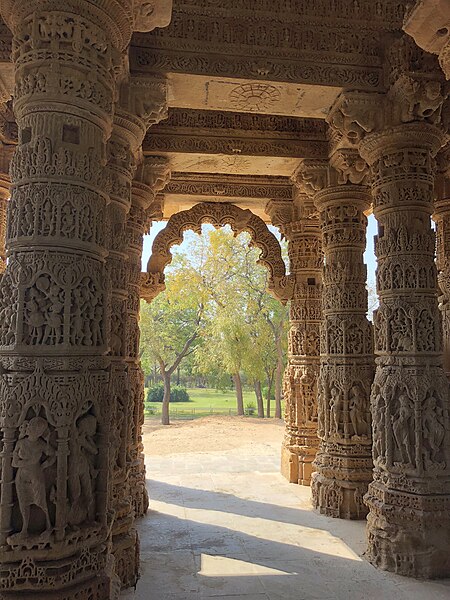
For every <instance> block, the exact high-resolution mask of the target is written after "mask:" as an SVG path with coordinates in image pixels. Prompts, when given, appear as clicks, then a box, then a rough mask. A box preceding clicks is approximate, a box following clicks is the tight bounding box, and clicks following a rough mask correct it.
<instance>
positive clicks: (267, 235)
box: [141, 202, 294, 304]
mask: <svg viewBox="0 0 450 600" xmlns="http://www.w3.org/2000/svg"><path fill="white" fill-rule="evenodd" d="M204 223H209V224H211V225H213V226H214V227H216V228H218V227H223V226H224V225H230V227H231V229H232V230H233V232H234V233H235V234H239V233H242V232H244V231H246V232H247V233H249V234H250V236H251V243H252V244H253V245H254V246H256V247H257V248H259V249H260V250H261V255H260V257H259V260H258V262H259V263H261V264H262V265H264V266H265V267H266V268H267V270H268V271H269V282H268V286H267V291H268V292H269V293H270V294H272V295H273V296H274V297H275V298H277V299H278V300H280V301H281V302H282V303H283V304H285V303H286V302H287V301H288V300H290V299H291V298H292V294H293V291H294V282H293V279H292V277H291V276H290V275H286V266H285V264H284V261H283V258H282V256H281V248H280V244H279V243H278V240H277V238H276V237H275V236H274V235H273V233H271V232H270V231H269V230H268V228H267V226H266V224H265V223H264V221H263V220H262V219H261V218H260V217H258V216H257V215H255V214H253V213H252V212H251V211H250V210H248V209H247V210H244V209H242V208H239V207H238V206H235V205H234V204H229V203H226V202H222V203H215V202H202V203H200V204H196V205H195V206H193V207H192V208H190V209H189V210H184V211H181V212H179V213H176V214H174V215H172V216H171V217H170V219H169V220H168V222H167V225H166V227H165V228H164V229H163V230H162V231H160V232H159V233H158V235H157V236H156V238H155V240H154V242H153V246H152V255H151V256H150V259H149V261H148V264H147V272H146V273H142V280H141V297H142V298H144V299H145V300H147V302H151V301H152V300H153V299H154V298H156V296H157V295H158V294H159V293H160V292H162V291H163V290H164V289H165V284H164V269H165V268H166V266H167V265H168V264H170V262H171V261H172V253H171V252H170V249H171V247H172V246H174V245H175V244H181V242H182V241H183V233H184V232H185V231H187V230H192V231H194V232H195V233H198V234H201V232H202V225H203V224H204Z"/></svg>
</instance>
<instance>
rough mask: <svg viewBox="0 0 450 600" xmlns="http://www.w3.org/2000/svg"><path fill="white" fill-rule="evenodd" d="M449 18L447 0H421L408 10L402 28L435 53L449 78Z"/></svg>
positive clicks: (424, 47)
mask: <svg viewBox="0 0 450 600" xmlns="http://www.w3.org/2000/svg"><path fill="white" fill-rule="evenodd" d="M449 24H450V19H449V13H448V2H447V0H421V2H416V3H415V4H414V5H413V7H412V9H411V10H410V11H409V12H408V14H407V15H406V17H405V20H404V23H403V30H404V31H405V32H406V33H407V34H408V35H410V36H411V37H412V38H413V39H414V41H415V42H416V44H417V45H418V46H420V47H421V48H423V49H424V50H426V51H427V52H432V53H433V54H437V55H438V57H439V64H440V65H441V68H442V70H443V71H444V73H445V75H446V77H447V79H450V28H449Z"/></svg>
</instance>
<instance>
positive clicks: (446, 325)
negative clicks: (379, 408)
mask: <svg viewBox="0 0 450 600" xmlns="http://www.w3.org/2000/svg"><path fill="white" fill-rule="evenodd" d="M444 160H445V163H447V157H445V159H444ZM445 166H446V167H448V164H446V165H445ZM439 175H440V176H439V178H438V179H439V181H436V186H435V190H436V192H437V199H436V201H435V204H434V214H433V218H434V221H435V223H436V267H437V270H438V282H439V292H440V296H439V308H440V310H441V315H442V334H443V339H442V350H443V364H444V370H445V372H446V374H447V377H449V378H450V180H449V179H448V176H447V174H446V173H445V172H441V173H440V174H439Z"/></svg>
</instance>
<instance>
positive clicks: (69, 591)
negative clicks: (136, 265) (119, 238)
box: [0, 0, 145, 600]
mask: <svg viewBox="0 0 450 600" xmlns="http://www.w3.org/2000/svg"><path fill="white" fill-rule="evenodd" d="M132 4H133V3H132V2H131V1H127V0H121V2H112V1H111V2H108V1H105V2H101V3H100V2H94V1H90V0H77V1H76V2H73V1H72V0H67V2H65V3H64V5H62V4H61V2H59V1H56V0H14V1H12V0H3V2H2V4H1V8H2V16H3V18H4V19H5V21H6V22H7V24H8V26H9V27H10V29H11V30H12V32H13V35H14V42H13V61H14V63H15V69H16V73H15V77H16V89H15V94H14V98H15V104H14V107H15V114H16V119H17V124H18V129H19V139H18V146H17V150H16V152H15V154H14V158H13V160H12V165H11V180H12V185H11V200H10V203H9V209H8V226H7V250H8V256H9V259H8V265H7V268H6V271H5V273H4V274H3V276H2V278H1V281H0V312H1V320H0V365H1V367H0V373H1V375H0V387H1V390H0V426H1V438H0V439H1V442H0V444H1V446H0V448H1V453H0V455H1V491H0V563H1V567H0V588H1V590H2V591H1V596H2V599H5V600H9V599H12V598H18V597H22V596H23V597H27V598H28V597H31V596H32V597H33V598H35V599H36V600H39V599H41V600H44V599H45V600H52V599H55V600H56V599H58V600H61V599H63V598H64V599H66V598H67V599H69V598H75V597H76V598H90V599H92V600H107V599H108V600H110V599H115V598H118V594H119V589H120V581H119V578H118V577H117V575H116V574H115V564H114V557H113V555H112V554H111V529H112V526H113V521H114V518H115V516H116V515H115V514H114V513H113V512H112V511H111V501H110V498H111V488H112V473H111V452H110V446H111V445H112V444H111V442H112V440H113V434H112V425H113V424H114V422H113V414H112V413H113V411H111V405H112V404H113V396H114V393H115V391H116V389H115V383H114V377H112V376H111V362H112V361H111V358H110V357H109V356H108V353H109V352H110V349H112V346H113V344H110V341H112V340H113V338H112V336H111V335H110V315H111V303H112V294H111V285H110V284H111V279H110V265H108V264H107V261H106V257H107V255H108V252H109V250H110V248H109V245H110V244H109V240H110V237H109V232H110V225H111V216H112V211H111V210H110V207H109V203H110V196H109V193H108V192H109V191H111V188H110V187H109V186H108V177H107V175H108V173H107V171H106V169H105V166H106V161H107V139H108V138H109V136H110V134H111V130H112V121H113V104H114V101H115V98H116V85H117V82H116V76H117V73H119V72H121V63H122V58H121V55H122V52H123V51H124V50H125V49H126V46H127V44H128V42H129V39H130V37H131V33H132V28H133V18H134V15H133V8H135V9H136V10H137V9H138V8H139V7H140V2H139V3H134V7H133V6H132ZM144 21H145V19H144V18H142V19H141V21H140V24H141V25H142V24H143V22H144Z"/></svg>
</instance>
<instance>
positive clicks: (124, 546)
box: [113, 529, 139, 589]
mask: <svg viewBox="0 0 450 600" xmlns="http://www.w3.org/2000/svg"><path fill="white" fill-rule="evenodd" d="M113 554H114V558H115V565H114V568H115V572H116V574H117V576H118V577H119V579H120V584H121V587H122V589H125V588H129V587H134V586H135V585H136V583H137V581H138V579H139V537H138V534H137V531H136V530H135V529H132V530H131V531H129V532H128V533H125V534H123V535H121V536H115V537H114V538H113Z"/></svg>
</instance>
